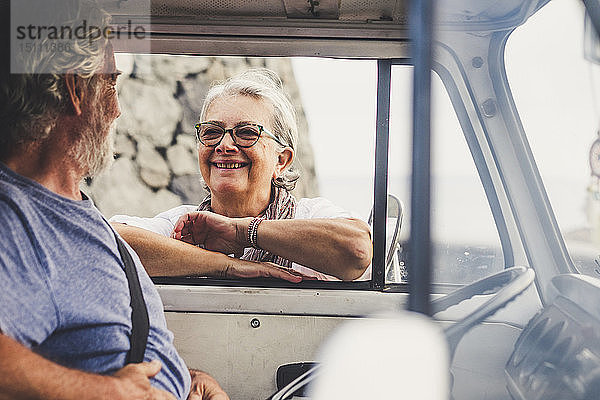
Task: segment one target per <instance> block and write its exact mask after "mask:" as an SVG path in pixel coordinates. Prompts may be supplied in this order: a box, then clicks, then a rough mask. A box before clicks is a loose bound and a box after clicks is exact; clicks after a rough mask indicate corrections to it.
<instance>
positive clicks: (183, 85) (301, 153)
mask: <svg viewBox="0 0 600 400" xmlns="http://www.w3.org/2000/svg"><path fill="white" fill-rule="evenodd" d="M117 67H118V68H119V69H120V70H122V71H123V74H122V76H121V77H120V78H119V83H118V86H117V90H118V93H119V102H120V104H121V117H119V119H118V120H117V121H116V137H115V158H116V160H115V162H114V164H113V165H112V167H111V168H110V169H109V170H108V171H106V172H105V173H103V174H102V175H100V176H98V177H96V178H94V179H93V180H88V181H86V182H85V183H84V184H83V187H82V190H83V191H84V192H86V193H88V195H90V197H91V198H92V199H93V200H94V202H95V203H96V205H97V206H98V208H99V209H100V211H102V212H103V213H104V215H106V216H107V217H110V216H112V215H115V214H130V215H137V216H144V217H146V216H153V215H156V214H157V213H159V212H161V211H164V210H167V209H169V208H171V207H175V206H177V205H180V204H197V203H199V202H200V201H201V200H202V198H204V196H205V195H206V192H205V191H204V189H203V188H202V183H201V176H200V172H199V168H198V163H197V154H196V139H195V136H194V135H195V129H194V125H195V124H196V122H197V121H198V116H199V113H200V109H201V106H202V102H203V100H204V97H205V95H206V92H207V91H208V88H209V87H210V85H211V83H212V82H213V81H215V80H223V79H225V78H227V77H229V76H231V75H235V74H236V73H239V72H241V71H243V70H244V69H247V68H249V67H267V68H269V69H272V70H274V71H275V72H277V73H278V74H279V76H280V77H281V79H282V81H283V83H284V87H285V88H286V90H287V91H288V94H289V95H290V97H291V98H292V101H293V103H294V104H295V105H296V107H297V112H298V117H299V131H300V139H299V148H298V149H297V154H296V161H295V166H296V168H298V169H300V171H301V178H300V179H299V180H298V184H297V187H296V189H295V190H294V194H295V195H296V196H297V197H313V196H317V195H318V187H317V180H316V177H315V169H314V159H313V153H312V148H311V146H310V143H309V140H308V124H307V122H306V118H305V115H304V111H303V109H302V106H301V99H300V93H299V90H298V87H297V85H296V82H295V79H294V74H293V70H292V66H291V62H290V60H287V59H277V58H273V59H259V58H241V57H228V58H215V57H187V56H169V55H161V56H158V55H153V56H145V55H122V54H119V55H117Z"/></svg>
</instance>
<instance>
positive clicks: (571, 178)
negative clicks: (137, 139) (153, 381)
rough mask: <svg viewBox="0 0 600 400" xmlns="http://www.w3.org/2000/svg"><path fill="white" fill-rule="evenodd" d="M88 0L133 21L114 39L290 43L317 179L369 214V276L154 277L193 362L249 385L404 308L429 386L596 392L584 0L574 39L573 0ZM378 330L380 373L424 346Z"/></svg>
mask: <svg viewBox="0 0 600 400" xmlns="http://www.w3.org/2000/svg"><path fill="white" fill-rule="evenodd" d="M104 3H106V4H105V6H106V8H107V9H108V10H109V11H110V12H111V13H112V14H113V15H114V21H115V24H122V25H126V24H127V22H128V21H134V22H135V23H137V24H147V25H146V26H147V29H148V31H147V33H149V36H148V38H147V41H145V42H144V43H141V42H140V43H139V44H138V46H137V47H135V46H134V47H131V46H130V45H126V44H121V45H120V44H119V41H116V43H115V48H116V50H117V52H121V53H137V54H141V53H147V54H149V56H148V57H165V56H168V57H188V58H193V57H197V58H198V60H201V59H203V58H204V57H212V58H214V57H224V56H227V57H241V58H246V57H267V58H266V59H267V60H270V59H272V58H274V57H285V58H291V59H292V65H293V66H294V73H295V75H296V78H297V80H298V85H299V87H300V91H301V97H302V98H303V99H304V102H303V103H304V104H303V106H304V108H305V111H306V113H307V115H308V117H309V122H310V123H311V140H312V142H313V147H314V149H315V153H316V154H317V153H319V152H320V154H324V155H325V156H324V157H323V158H322V159H317V167H319V162H320V161H319V160H325V159H329V162H325V161H321V163H322V165H323V168H322V169H318V172H317V176H318V177H320V178H319V179H321V177H322V179H323V180H321V181H320V184H321V192H322V194H323V195H324V196H326V197H329V198H330V199H331V200H333V201H335V202H338V203H340V205H342V206H346V207H349V208H352V207H355V208H357V209H358V210H357V211H358V212H361V213H362V214H363V216H364V218H365V219H367V218H368V216H369V213H370V212H371V209H372V210H373V212H372V217H373V218H372V229H373V231H372V232H373V246H374V257H373V263H372V278H371V279H370V280H369V281H357V282H319V281H310V282H302V283H300V284H290V283H285V282H280V281H272V280H264V279H263V280H225V279H212V278H211V279H209V278H197V277H196V278H192V277H190V278H156V279H155V283H156V284H157V286H158V288H159V291H160V294H161V296H162V299H163V302H164V305H165V312H166V315H167V320H168V324H169V327H170V328H171V329H172V330H173V332H174V334H175V338H176V339H175V340H176V346H177V348H178V350H179V351H180V353H181V354H182V356H183V357H184V358H185V360H186V362H187V363H188V364H189V365H190V366H191V367H195V368H199V369H202V370H205V371H208V372H210V373H211V374H212V375H214V376H215V377H216V378H217V379H218V380H219V382H221V384H222V386H223V387H224V389H225V390H226V391H227V392H228V393H229V395H230V396H231V398H232V399H236V400H237V399H240V400H241V399H265V398H268V397H269V396H271V395H273V393H275V392H276V391H277V390H278V389H279V388H281V387H283V386H285V384H286V383H289V382H290V381H291V380H293V379H294V378H296V377H298V376H300V375H301V374H303V373H304V372H306V371H307V370H308V369H310V368H311V367H312V366H313V364H312V363H313V362H314V361H316V360H317V357H318V351H319V348H320V346H321V345H322V343H323V342H324V341H325V340H326V339H327V338H328V337H329V336H330V334H331V333H332V332H333V331H334V330H336V329H337V328H338V327H339V326H340V325H342V324H344V323H345V322H347V321H356V320H361V319H363V318H365V317H367V316H369V315H373V314H374V313H379V312H382V311H390V310H398V309H411V310H413V311H416V312H421V313H424V314H429V315H431V319H430V320H429V322H430V323H431V325H433V326H434V327H437V328H439V330H443V332H444V334H445V335H446V338H447V341H448V344H449V346H448V348H449V350H448V355H449V358H448V359H449V360H450V361H448V363H449V364H450V365H447V364H446V365H443V366H442V367H443V369H444V370H445V371H448V373H449V374H450V373H451V377H452V379H450V382H451V383H450V385H451V387H449V389H448V391H449V392H451V395H450V394H449V395H448V396H449V397H448V398H450V396H452V398H454V399H461V400H462V399H477V400H480V399H596V398H600V276H599V275H600V255H599V254H600V187H599V177H600V150H599V148H600V147H599V146H600V145H599V144H598V143H600V142H598V141H596V142H595V141H594V140H595V139H597V134H596V132H597V124H598V120H599V118H598V115H599V114H598V111H599V110H600V104H598V102H597V98H598V97H597V96H598V93H599V92H598V90H597V89H598V88H597V84H598V80H597V78H598V75H597V70H596V68H597V67H595V65H594V61H595V60H597V58H596V57H595V55H596V50H597V47H596V43H597V40H596V38H597V36H596V35H595V31H594V26H596V27H597V26H598V23H600V18H599V17H598V16H599V15H600V14H598V8H599V7H600V4H598V2H597V1H596V0H586V1H584V2H583V3H585V6H586V7H587V9H588V11H589V15H592V16H595V18H591V19H590V18H589V17H588V19H587V22H586V24H585V35H584V15H586V14H585V7H584V5H583V3H580V2H577V1H575V0H552V1H547V0H476V1H469V0H446V1H439V2H438V1H434V2H432V4H431V8H429V7H428V5H429V3H428V2H416V1H415V2H412V3H415V4H414V5H413V4H411V2H408V1H404V0H375V1H368V2H365V1H354V0H341V1H330V0H319V1H316V0H308V1H304V0H264V1H249V0H246V1H190V0H153V1H151V2H148V3H146V4H143V3H144V2H142V1H119V2H114V1H106V2H104ZM413 7H414V8H413ZM432 9H433V11H432ZM411 10H414V11H413V12H412V13H411ZM594 22H595V23H596V24H594ZM411 23H412V25H411ZM409 27H412V28H411V29H413V30H412V31H411V29H409ZM431 33H432V35H431ZM584 38H585V40H584ZM584 44H585V49H586V51H585V53H584ZM584 54H585V55H586V59H584V57H583V55H584ZM117 59H119V57H117ZM199 62H200V61H199ZM429 68H431V71H433V72H432V73H431V74H430V73H429ZM413 72H414V73H413ZM174 73H175V72H174ZM413 76H414V82H415V86H414V90H413V89H411V88H412V87H413V86H412V85H413V84H412V82H413ZM174 79H178V78H177V77H175V78H174ZM430 83H431V86H432V91H431V97H430V96H429V93H430V91H429V85H430ZM594 84H595V85H596V87H594ZM311 88H312V89H311ZM303 90H305V91H304V92H303ZM311 90H312V92H311ZM595 96H596V97H595ZM411 99H413V100H411ZM357 105H358V106H357ZM430 105H431V113H430V114H431V115H430V114H429V110H430ZM411 110H412V111H411ZM319 113H320V114H319ZM319 115H320V116H319ZM365 121H366V122H365ZM321 123H323V124H325V125H323V126H319V124H321ZM326 124H329V125H326ZM430 127H431V136H430V133H429V132H430ZM413 128H414V129H413ZM430 138H431V140H430ZM411 161H412V162H411ZM361 166H366V167H365V168H363V169H360V168H362V167H361ZM327 168H331V169H332V170H333V172H332V171H331V170H330V171H329V172H328V170H327ZM344 174H345V175H344ZM327 179H329V180H327ZM344 190H345V191H344ZM348 199H352V200H353V201H355V202H354V203H349V202H347V201H348ZM345 202H346V203H345ZM430 299H431V300H433V301H432V302H430ZM373 340H375V339H373ZM386 342H387V343H386V344H387V346H388V347H389V348H390V349H395V350H394V353H393V354H395V356H394V357H397V358H396V359H393V360H392V361H393V362H391V363H387V364H386V366H387V368H393V367H394V363H397V365H398V366H400V365H402V363H410V362H411V359H410V358H407V359H402V357H398V354H402V349H403V348H409V347H410V348H419V346H427V344H426V343H421V342H420V341H419V340H413V341H408V342H407V341H402V340H401V336H400V337H396V336H390V337H388V338H387V340H386ZM376 349H379V347H376V346H374V347H373V350H372V351H373V352H376V351H379V350H376ZM398 349H399V350H398ZM356 351H357V352H359V351H367V352H368V351H369V350H368V349H365V348H364V347H358V346H357V349H356ZM375 355H377V354H375ZM378 356H381V357H383V358H385V356H386V355H385V354H378ZM440 360H443V358H441V359H440ZM440 362H443V361H440ZM360 367H361V366H360V365H357V366H356V368H360ZM348 384H349V385H361V384H363V382H349V383H348ZM431 384H436V382H432V383H431ZM405 386H406V385H405V383H404V384H403V377H402V376H398V377H397V381H395V382H389V385H388V390H389V398H400V397H402V396H403V395H408V394H407V393H403V387H405ZM307 393H308V392H307V391H304V390H303V389H302V388H300V389H299V390H298V391H296V394H295V396H296V397H305V396H307ZM410 396H411V397H413V398H419V397H418V394H417V395H415V394H414V393H413V394H410ZM277 398H280V397H277Z"/></svg>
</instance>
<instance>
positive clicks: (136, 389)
mask: <svg viewBox="0 0 600 400" xmlns="http://www.w3.org/2000/svg"><path fill="white" fill-rule="evenodd" d="M0 5H2V6H3V7H2V8H3V9H2V10H0V11H1V14H4V15H8V13H7V10H6V9H5V7H4V6H5V5H6V4H0ZM31 7H32V8H31V10H35V8H34V6H31ZM35 7H46V10H47V11H44V12H48V13H49V14H51V13H53V12H54V14H60V15H59V17H61V18H62V20H63V21H68V22H69V23H71V24H74V25H77V24H78V23H81V22H82V21H85V22H86V23H87V24H88V26H89V25H92V24H93V25H94V26H99V27H102V26H106V24H107V23H108V14H106V13H105V12H104V11H102V10H101V9H99V8H98V7H97V6H96V5H95V3H93V2H91V1H87V0H81V1H77V0H69V1H68V2H66V1H64V0H63V1H56V0H44V1H40V2H38V3H37V6H35ZM54 17H56V15H54ZM48 20H49V21H56V19H54V20H53V19H51V16H50V15H49V17H48ZM59 20H60V19H59ZM3 26H4V27H3V28H2V29H8V28H6V26H7V24H3ZM8 26H10V24H8ZM7 36H8V35H5V34H4V32H3V33H2V39H1V40H2V41H6V40H7ZM97 36H98V35H93V37H91V36H89V35H88V37H85V38H81V39H77V41H76V42H74V43H73V45H71V46H67V47H64V48H63V49H62V50H64V51H56V49H52V48H51V47H49V46H46V47H44V46H40V47H39V48H38V49H37V50H39V51H30V52H28V53H27V54H24V55H23V54H21V56H22V57H21V58H20V61H21V62H22V66H25V67H27V68H30V70H29V73H25V74H11V73H10V70H9V67H8V57H6V51H7V43H6V42H4V43H2V52H3V53H5V56H4V57H2V63H3V64H2V66H1V68H0V127H1V128H0V129H1V131H0V236H1V237H2V240H1V241H0V305H1V306H0V332H1V333H0V399H77V400H79V399H175V398H177V399H186V398H189V399H213V400H223V399H228V397H227V395H226V394H225V393H224V392H223V391H222V389H221V388H220V387H219V385H218V384H217V383H216V381H214V380H213V379H212V378H211V377H209V376H208V375H206V374H204V373H201V372H199V371H192V372H191V373H190V371H188V369H187V368H186V366H185V364H184V362H183V360H182V359H181V358H180V357H179V355H178V354H177V352H176V350H175V348H174V346H173V335H172V333H171V332H170V331H169V330H168V329H167V326H166V321H165V317H164V314H163V306H162V303H161V300H160V297H159V295H158V293H157V291H156V289H155V288H154V286H153V284H152V281H151V280H150V279H149V277H148V275H147V274H146V272H145V271H144V268H143V267H142V265H141V263H140V261H139V258H138V257H137V255H136V254H135V252H133V251H132V249H131V248H129V247H128V246H127V245H126V244H124V242H122V241H121V240H120V238H119V236H118V235H116V234H115V233H114V232H113V230H112V229H111V228H110V225H109V224H108V223H107V222H106V221H105V220H104V219H103V217H102V216H101V214H100V213H99V212H98V210H97V209H96V208H95V207H94V205H93V203H92V202H91V201H90V200H89V199H87V198H86V197H85V195H84V194H82V193H81V192H80V190H79V183H80V182H81V180H82V178H84V177H86V176H94V175H95V174H96V173H98V172H99V171H100V170H102V169H103V168H104V167H105V166H106V165H107V163H108V162H109V161H110V160H111V158H112V151H111V137H110V131H111V129H110V127H111V125H112V123H113V121H114V120H115V119H116V118H117V117H118V116H119V114H120V111H119V103H118V100H117V93H116V90H115V84H116V79H117V76H118V74H119V73H118V71H117V70H116V68H115V60H114V55H113V51H112V47H111V46H110V44H109V42H108V40H107V38H106V37H103V36H101V37H97ZM49 66H50V67H51V69H52V71H54V72H52V71H51V72H48V70H47V68H48V67H49ZM132 309H133V310H134V311H132ZM133 320H136V322H132V321H133ZM134 331H135V332H134ZM140 332H142V333H140ZM134 340H135V342H136V344H135V346H133V341H134ZM140 361H143V362H140ZM128 362H129V363H128ZM190 387H191V392H190ZM188 396H189V397H188Z"/></svg>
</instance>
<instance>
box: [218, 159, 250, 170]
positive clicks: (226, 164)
mask: <svg viewBox="0 0 600 400" xmlns="http://www.w3.org/2000/svg"><path fill="white" fill-rule="evenodd" d="M212 165H213V166H214V167H217V168H219V169H240V168H244V167H246V166H247V165H248V163H245V162H231V161H220V162H213V163H212Z"/></svg>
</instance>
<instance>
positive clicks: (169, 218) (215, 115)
mask: <svg viewBox="0 0 600 400" xmlns="http://www.w3.org/2000/svg"><path fill="white" fill-rule="evenodd" d="M200 121H201V122H199V123H198V124H197V125H196V133H197V138H198V142H199V143H198V162H199V165H200V172H201V174H202V177H203V179H204V182H205V184H206V187H207V188H208V190H209V195H208V196H207V197H206V198H205V199H204V200H203V201H202V203H200V205H199V206H180V207H177V208H174V209H172V210H169V211H166V212H164V213H161V214H159V215H157V216H156V217H154V218H136V217H126V216H116V217H113V218H112V219H111V222H118V223H124V224H127V226H124V225H120V224H115V227H116V228H117V230H118V231H119V233H121V235H122V236H123V237H124V238H125V239H126V240H127V241H128V242H129V243H130V244H131V245H132V246H133V247H134V248H135V250H136V251H137V252H138V254H139V255H140V257H141V258H142V261H143V262H144V265H145V266H146V268H147V269H148V272H149V273H150V274H151V275H202V276H219V277H258V276H271V277H277V278H282V279H286V280H290V281H293V282H297V281H299V280H301V279H302V277H311V278H313V279H323V280H329V279H342V280H354V279H358V278H360V277H361V276H363V275H366V274H365V271H366V269H367V267H368V265H369V263H370V261H371V253H372V245H371V239H370V231H369V227H368V225H367V224H366V223H364V222H363V221H360V220H358V219H354V218H351V215H350V214H349V213H348V212H346V211H344V210H343V209H341V208H339V207H337V206H335V205H333V204H332V203H331V202H329V201H328V200H326V199H323V198H314V199H307V198H302V199H299V200H297V199H296V198H294V196H293V195H291V194H290V190H292V189H293V188H294V186H295V181H296V180H297V179H298V173H296V172H295V171H294V169H293V168H292V162H293V160H294V154H295V149H296V144H297V140H298V139H297V136H298V134H297V123H296V114H295V111H294V108H293V106H292V104H291V103H290V101H289V99H288V98H287V96H286V95H285V94H284V92H283V89H282V84H281V80H280V79H279V77H277V75H276V74H275V73H273V72H272V71H269V70H267V69H253V70H249V71H246V72H245V73H242V74H241V75H239V76H236V77H233V78H230V79H228V80H226V81H225V82H223V83H220V84H217V85H216V86H213V87H212V88H211V89H210V90H209V92H208V94H207V97H206V100H205V102H204V105H203V107H202V112H201V116H200ZM134 226H137V227H138V228H144V229H145V230H146V231H144V230H141V229H137V228H135V227H134ZM148 231H153V232H155V233H156V234H160V235H162V236H163V237H162V238H161V239H159V238H158V236H157V235H153V234H151V233H150V232H148ZM165 236H170V238H171V239H170V240H167V238H165ZM172 239H177V240H172ZM185 242H187V243H185ZM189 244H193V245H195V246H190V245H189ZM226 255H235V257H236V258H233V257H229V256H226Z"/></svg>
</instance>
